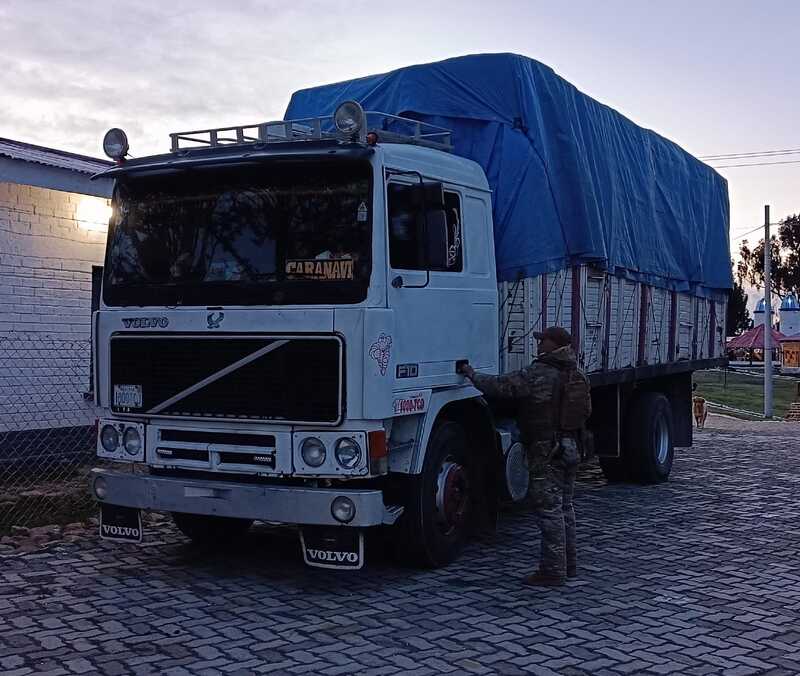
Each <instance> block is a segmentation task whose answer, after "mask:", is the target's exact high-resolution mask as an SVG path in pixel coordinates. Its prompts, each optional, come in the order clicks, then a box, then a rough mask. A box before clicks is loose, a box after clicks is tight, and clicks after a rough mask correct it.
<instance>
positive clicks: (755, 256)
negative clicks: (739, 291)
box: [736, 214, 800, 298]
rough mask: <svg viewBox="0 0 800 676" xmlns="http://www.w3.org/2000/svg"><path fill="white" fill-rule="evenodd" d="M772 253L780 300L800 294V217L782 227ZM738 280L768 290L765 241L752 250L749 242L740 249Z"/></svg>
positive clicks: (788, 219)
mask: <svg viewBox="0 0 800 676" xmlns="http://www.w3.org/2000/svg"><path fill="white" fill-rule="evenodd" d="M770 239H771V240H772V241H771V242H770V247H771V249H772V266H771V269H772V291H773V292H774V293H775V295H776V296H778V297H779V298H783V297H784V296H786V295H787V294H789V293H794V294H795V295H797V294H798V291H800V214H795V215H794V216H787V217H786V218H784V219H783V220H782V221H781V222H780V225H779V227H778V235H777V237H776V236H775V235H772V236H771V238H770ZM739 256H740V257H741V259H740V260H739V263H738V265H737V266H736V277H737V278H738V280H739V283H740V284H742V283H743V282H744V281H747V282H749V283H750V284H752V285H753V286H760V287H762V288H763V287H764V240H763V239H762V240H760V241H759V242H758V244H757V245H756V246H755V247H753V248H752V249H751V248H750V244H749V243H748V241H747V240H744V241H743V242H742V244H741V246H740V247H739Z"/></svg>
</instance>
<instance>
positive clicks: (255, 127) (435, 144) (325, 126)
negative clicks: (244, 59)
mask: <svg viewBox="0 0 800 676" xmlns="http://www.w3.org/2000/svg"><path fill="white" fill-rule="evenodd" d="M364 114H365V116H366V125H365V131H366V133H368V132H375V133H376V134H377V135H378V140H379V141H380V142H382V143H410V144H412V145H419V146H426V147H429V148H436V149H438V150H445V151H448V152H449V151H451V150H452V149H453V146H452V144H451V137H452V132H451V131H450V130H449V129H445V128H444V127H438V126H436V125H434V124H428V123H427V122H420V121H419V120H413V119H411V118H408V117H400V116H399V115H390V114H388V113H379V112H374V111H365V113H364ZM169 137H170V140H171V151H172V152H173V153H179V154H183V153H185V152H188V151H191V150H197V149H199V148H217V147H220V146H245V145H250V146H259V147H261V146H265V145H269V144H271V143H288V142H303V141H322V140H338V141H342V142H348V141H352V140H353V139H352V137H349V136H348V135H347V134H343V133H342V132H340V131H338V130H337V129H336V126H335V124H334V121H333V115H326V116H323V117H309V118H304V119H299V120H277V121H275V122H261V123H259V124H244V125H238V126H235V127H219V128H217V129H199V130H196V131H179V132H175V133H174V134H170V135H169Z"/></svg>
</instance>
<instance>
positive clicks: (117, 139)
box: [103, 127, 128, 162]
mask: <svg viewBox="0 0 800 676" xmlns="http://www.w3.org/2000/svg"><path fill="white" fill-rule="evenodd" d="M103 152H105V154H106V155H108V156H109V157H110V158H111V159H112V160H114V161H116V162H122V161H123V160H124V159H125V155H127V154H128V137H127V136H126V135H125V132H124V131H122V129H118V128H117V127H114V128H113V129H109V130H108V131H107V132H106V135H105V136H104V137H103Z"/></svg>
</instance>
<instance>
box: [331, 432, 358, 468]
mask: <svg viewBox="0 0 800 676" xmlns="http://www.w3.org/2000/svg"><path fill="white" fill-rule="evenodd" d="M360 461H361V447H360V446H359V445H358V444H357V443H356V442H355V440H354V439H350V438H349V437H342V438H341V439H339V441H337V442H336V462H338V463H339V464H340V465H341V466H342V467H344V468H345V469H353V467H355V466H356V465H357V464H358V463H359V462H360Z"/></svg>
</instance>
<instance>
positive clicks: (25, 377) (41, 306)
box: [0, 182, 108, 432]
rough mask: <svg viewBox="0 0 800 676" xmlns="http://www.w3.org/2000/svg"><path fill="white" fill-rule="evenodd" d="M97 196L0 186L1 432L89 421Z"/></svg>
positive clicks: (99, 243)
mask: <svg viewBox="0 0 800 676" xmlns="http://www.w3.org/2000/svg"><path fill="white" fill-rule="evenodd" d="M87 204H89V205H90V206H94V207H97V206H100V205H107V204H108V202H107V200H105V199H102V198H95V197H87V196H84V195H79V194H76V193H69V192H61V191H58V190H49V189H46V188H39V187H33V186H28V185H20V184H16V183H7V182H6V183H3V182H0V432H5V431H15V430H28V429H39V428H46V427H71V426H79V425H88V424H91V423H92V422H93V420H94V410H93V407H92V406H91V404H90V403H89V402H87V401H86V400H85V399H84V396H83V395H84V393H85V392H87V391H88V390H89V386H90V381H89V363H90V335H91V293H92V266H96V265H102V261H103V255H104V249H105V238H106V232H105V228H104V227H103V226H102V225H101V224H100V223H97V222H83V223H79V222H78V220H77V217H78V216H79V215H80V216H81V217H83V218H86V216H85V215H83V214H86V213H88V214H90V215H89V217H88V218H90V219H94V218H96V217H95V216H93V215H92V214H94V213H96V211H97V210H96V209H94V210H92V209H90V210H89V211H88V212H87V211H86V209H85V207H86V205H87Z"/></svg>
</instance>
